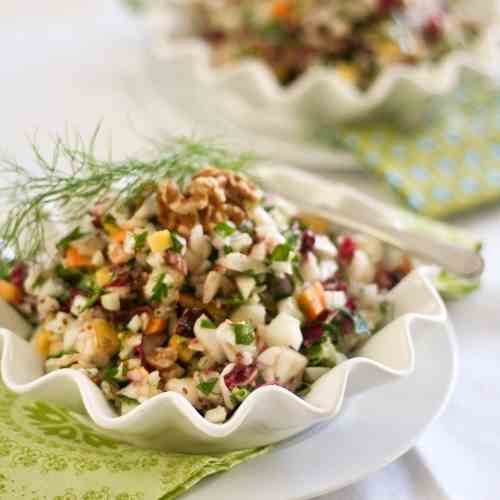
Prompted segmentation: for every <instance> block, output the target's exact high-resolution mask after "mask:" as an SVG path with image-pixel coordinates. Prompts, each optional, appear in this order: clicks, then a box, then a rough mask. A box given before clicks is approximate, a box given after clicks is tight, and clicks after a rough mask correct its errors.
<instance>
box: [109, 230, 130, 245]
mask: <svg viewBox="0 0 500 500" xmlns="http://www.w3.org/2000/svg"><path fill="white" fill-rule="evenodd" d="M126 236H127V232H126V231H124V230H123V229H119V230H118V231H116V232H115V233H113V234H112V235H111V236H110V238H111V239H112V240H113V241H114V242H116V243H123V242H124V241H125V237H126Z"/></svg>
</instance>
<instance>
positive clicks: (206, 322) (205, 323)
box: [201, 318, 216, 330]
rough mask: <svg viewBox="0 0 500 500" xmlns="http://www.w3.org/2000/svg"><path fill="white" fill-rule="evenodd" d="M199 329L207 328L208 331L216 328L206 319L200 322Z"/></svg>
mask: <svg viewBox="0 0 500 500" xmlns="http://www.w3.org/2000/svg"><path fill="white" fill-rule="evenodd" d="M201 327H202V328H209V329H210V330H214V329H215V328H216V326H215V324H214V323H213V322H212V321H210V320H209V319H208V318H205V319H202V320H201Z"/></svg>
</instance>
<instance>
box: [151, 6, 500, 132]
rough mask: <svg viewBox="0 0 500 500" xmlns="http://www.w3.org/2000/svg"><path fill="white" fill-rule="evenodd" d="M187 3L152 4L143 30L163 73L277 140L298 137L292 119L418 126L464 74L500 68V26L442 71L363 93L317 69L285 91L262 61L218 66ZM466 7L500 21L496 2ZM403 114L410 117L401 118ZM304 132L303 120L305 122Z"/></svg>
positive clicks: (409, 75) (411, 69)
mask: <svg viewBox="0 0 500 500" xmlns="http://www.w3.org/2000/svg"><path fill="white" fill-rule="evenodd" d="M188 3H189V2H186V1H183V0H163V1H158V0H152V1H149V2H147V3H146V5H148V6H149V7H148V8H147V9H146V15H145V24H146V26H147V31H148V33H150V35H151V41H152V47H153V49H154V54H155V56H156V57H157V59H158V61H157V64H158V65H159V71H165V73H166V74H168V75H169V76H170V77H172V76H174V75H175V77H177V75H179V74H187V75H189V77H190V78H189V79H190V82H189V85H190V86H191V88H192V89H194V90H195V91H196V92H199V91H200V89H203V88H207V89H215V90H217V95H218V96H219V97H220V98H221V102H224V103H225V105H226V106H227V108H228V109H230V111H231V115H232V116H233V118H234V120H235V121H236V122H237V123H238V124H240V125H244V126H248V127H249V128H253V129H260V130H261V131H262V132H266V133H271V134H273V135H275V136H277V137H281V138H283V137H285V136H288V137H289V136H290V134H292V133H296V130H295V128H296V127H297V123H295V122H294V120H293V118H297V117H300V118H303V119H306V120H307V119H311V118H313V119H314V120H315V121H318V120H320V121H322V122H325V123H328V124H334V123H339V122H343V121H346V120H354V119H361V118H367V117H368V116H370V115H372V114H373V113H374V112H379V111H386V112H391V113H396V114H397V115H399V116H404V120H405V121H408V122H410V123H414V122H418V120H419V118H420V117H421V116H423V114H424V113H426V112H427V111H428V110H430V109H432V108H435V107H436V104H438V101H439V100H441V99H445V98H446V97H447V96H448V95H449V94H450V92H451V91H453V90H454V89H455V88H456V86H457V83H458V82H459V80H460V77H461V75H462V73H463V72H464V71H472V72H474V73H476V74H478V75H480V76H482V77H484V78H491V75H492V74H493V73H494V72H495V70H496V58H497V53H498V47H497V44H498V40H499V28H498V26H497V25H495V24H491V26H490V28H488V29H486V30H485V31H484V33H483V35H482V36H481V38H480V40H479V41H478V43H477V44H476V45H475V46H474V47H472V48H471V49H470V50H463V51H455V52H453V53H451V54H450V55H449V56H448V57H446V58H445V59H444V60H443V61H442V62H441V63H439V64H436V65H428V64H421V65H417V66H410V65H395V66H391V67H389V68H388V69H387V70H386V71H384V72H383V73H382V74H381V75H380V77H379V78H378V79H377V80H376V81H375V82H374V84H373V85H372V86H371V87H370V89H369V90H368V91H367V92H360V91H358V90H357V89H356V88H355V87H354V86H353V85H352V84H351V83H350V82H347V81H345V80H344V79H342V78H341V77H339V76H338V75H337V74H336V73H335V71H334V70H333V69H327V68H314V69H311V70H309V71H308V72H306V74H304V75H303V76H302V77H300V78H299V79H298V80H297V81H296V82H295V83H294V84H292V85H291V86H289V87H286V88H283V87H282V86H281V85H280V84H279V83H278V82H277V80H276V78H275V77H274V76H273V74H272V72H271V71H270V69H269V68H268V67H267V66H266V65H265V64H264V63H262V62H260V61H258V60H253V59H252V60H250V59H244V60H242V61H241V62H235V63H233V64H228V65H226V66H223V67H220V68H214V67H213V66H212V65H211V64H210V48H209V46H208V45H207V44H206V43H204V42H203V41H201V40H200V39H199V38H196V37H195V34H194V33H193V30H192V26H191V25H190V22H189V17H188V16H187V15H186V4H188ZM462 8H463V9H466V10H469V11H470V10H471V8H473V13H474V15H475V16H476V17H478V18H480V19H482V20H484V21H485V22H489V23H491V22H492V21H493V20H497V19H498V14H499V9H500V7H499V3H498V0H480V1H478V2H474V4H473V6H472V4H471V2H467V1H464V2H462ZM402 112H404V113H402ZM299 126H300V122H299Z"/></svg>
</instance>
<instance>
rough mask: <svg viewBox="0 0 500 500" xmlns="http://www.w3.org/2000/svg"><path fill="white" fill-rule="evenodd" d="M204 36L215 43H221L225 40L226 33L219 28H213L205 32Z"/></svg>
mask: <svg viewBox="0 0 500 500" xmlns="http://www.w3.org/2000/svg"><path fill="white" fill-rule="evenodd" d="M205 38H206V39H207V40H208V41H209V42H210V43H213V44H215V45H217V44H220V43H223V42H224V41H225V40H226V34H225V33H224V31H221V30H213V31H209V32H208V33H205Z"/></svg>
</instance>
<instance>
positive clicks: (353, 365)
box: [0, 269, 447, 452]
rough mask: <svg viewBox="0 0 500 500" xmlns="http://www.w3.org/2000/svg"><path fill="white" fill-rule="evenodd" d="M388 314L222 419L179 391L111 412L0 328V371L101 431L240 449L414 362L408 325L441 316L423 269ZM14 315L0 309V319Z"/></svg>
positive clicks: (189, 446)
mask: <svg viewBox="0 0 500 500" xmlns="http://www.w3.org/2000/svg"><path fill="white" fill-rule="evenodd" d="M388 300H390V301H391V302H392V303H393V304H394V307H395V319H394V321H392V322H391V323H390V324H389V325H387V326H386V327H385V328H384V329H383V330H381V331H380V332H379V333H377V334H376V335H375V336H373V337H371V338H370V339H369V340H368V342H366V344H365V345H364V346H363V347H362V348H361V349H360V350H359V352H358V353H357V354H358V356H359V357H356V358H353V359H350V360H348V361H346V362H345V363H342V364H341V365H339V366H338V367H336V368H334V369H332V370H331V371H330V372H328V373H327V374H325V375H324V376H323V377H321V378H320V379H319V380H318V381H316V382H315V383H314V384H313V386H312V389H311V392H310V393H309V394H308V395H307V396H306V397H305V398H304V399H300V398H299V397H297V396H295V395H294V394H293V393H291V392H289V391H287V390H285V389H283V388H281V387H278V386H268V387H264V388H261V389H259V390H257V391H255V392H254V393H252V394H251V395H250V396H249V397H248V398H247V399H246V400H245V401H244V402H243V404H242V405H241V406H240V407H239V408H238V410H237V411H236V412H235V414H234V415H233V417H232V418H231V419H230V420H229V421H227V422H226V423H224V424H220V425H218V424H212V423H210V422H207V421H206V420H205V419H204V418H203V417H202V416H201V415H200V414H199V413H198V412H197V411H196V410H195V409H194V408H193V407H192V406H191V404H190V403H189V402H188V401H187V400H186V399H184V398H183V397H182V396H180V395H179V394H176V393H163V394H160V395H158V396H156V397H154V398H152V399H150V400H148V401H146V402H145V403H143V404H142V405H140V406H139V407H137V408H136V409H134V410H133V411H131V412H130V413H129V414H127V415H124V416H116V414H115V412H114V410H113V409H112V408H111V406H110V405H109V404H108V402H107V401H106V399H105V398H104V396H103V394H102V393H101V391H100V390H99V389H98V388H97V386H95V385H94V384H93V383H92V382H91V381H90V380H89V379H88V378H87V377H86V376H85V375H83V374H82V373H80V372H78V371H76V370H71V369H64V370H58V371H55V372H52V373H49V374H45V375H44V374H43V360H42V358H41V357H40V356H39V355H38V354H37V353H36V351H35V350H34V349H33V347H32V346H31V345H30V344H29V343H28V342H27V341H26V340H24V339H23V338H21V336H18V335H16V334H15V333H12V332H11V331H9V330H7V329H2V330H0V341H1V344H2V358H1V367H0V368H1V374H2V378H3V381H4V383H5V385H6V386H7V387H8V388H9V389H10V390H12V391H13V392H15V393H18V394H28V395H30V396H32V397H34V398H38V399H43V400H47V401H49V402H52V403H56V404H62V405H64V406H66V407H68V408H69V409H71V410H73V411H77V412H80V413H81V412H85V413H87V414H88V415H89V416H90V418H91V419H92V421H93V422H94V423H95V424H96V425H97V426H98V427H99V428H101V429H103V430H105V431H108V432H111V433H113V435H114V436H115V437H117V438H119V439H122V440H125V441H129V442H132V443H134V444H137V445H141V446H147V447H156V448H161V449H169V450H176V451H186V452H187V451H189V452H202V451H207V450H210V451H222V450H233V449H241V448H246V447H253V446H261V445H266V444H271V443H276V442H278V441H282V440H283V439H286V438H289V437H291V436H294V435H296V434H298V433H300V432H302V431H304V430H306V429H308V428H310V427H312V426H313V425H314V424H317V423H319V422H324V421H326V420H330V419H332V418H334V417H336V416H337V415H338V414H339V413H340V410H341V408H342V406H343V404H344V401H345V400H346V399H348V398H350V397H351V396H353V395H355V394H358V393H362V392H364V391H367V390H372V389H373V388H375V387H377V386H380V385H383V384H386V383H389V382H393V381H395V380H398V379H400V378H402V377H406V376H408V375H410V374H411V373H412V372H413V370H414V367H415V360H414V348H413V341H412V337H413V335H414V331H415V325H420V324H422V323H439V324H443V323H444V322H445V321H446V318H447V314H446V309H445V306H444V304H443V302H442V300H441V298H440V297H439V295H438V293H437V291H436V290H435V289H434V287H433V286H432V284H431V282H430V279H429V277H428V276H427V272H426V270H425V269H418V270H416V271H413V272H412V273H411V274H410V275H409V276H408V277H406V278H405V279H404V280H403V281H402V282H401V283H400V284H399V285H398V286H397V287H396V288H395V289H394V290H392V291H391V293H390V296H389V297H388ZM13 314H14V315H15V314H17V313H15V312H14V310H13V309H12V310H10V311H9V309H8V308H6V307H5V305H4V308H3V311H2V317H3V318H5V319H9V316H11V315H13Z"/></svg>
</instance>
